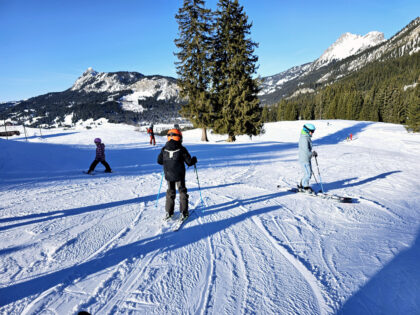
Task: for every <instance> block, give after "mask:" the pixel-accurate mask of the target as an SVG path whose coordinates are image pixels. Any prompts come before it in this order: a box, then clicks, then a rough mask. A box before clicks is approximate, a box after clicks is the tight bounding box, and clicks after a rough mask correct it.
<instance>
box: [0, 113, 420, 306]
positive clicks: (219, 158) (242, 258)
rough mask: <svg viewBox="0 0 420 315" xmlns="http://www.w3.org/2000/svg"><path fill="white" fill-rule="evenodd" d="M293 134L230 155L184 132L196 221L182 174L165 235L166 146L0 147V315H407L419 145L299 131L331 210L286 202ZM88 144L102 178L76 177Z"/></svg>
mask: <svg viewBox="0 0 420 315" xmlns="http://www.w3.org/2000/svg"><path fill="white" fill-rule="evenodd" d="M303 123H304V122H302V121H300V122H280V123H272V124H267V125H266V127H265V128H266V133H265V134H264V135H262V136H260V137H256V138H254V139H252V141H251V140H250V139H249V138H248V137H239V138H238V141H237V142H236V143H227V142H225V141H223V140H224V139H225V138H226V137H225V136H216V135H213V134H210V135H209V138H210V142H209V143H201V142H200V141H199V140H200V136H201V131H200V130H191V131H187V132H184V145H185V146H186V147H187V148H188V149H189V151H190V153H191V154H192V155H196V156H197V157H198V164H197V169H198V175H199V183H200V187H201V195H202V198H203V200H204V205H203V204H201V198H200V190H199V186H198V183H197V178H196V175H195V172H194V170H193V169H192V168H190V169H189V170H187V178H186V180H187V187H188V188H189V195H190V209H195V210H194V212H193V213H192V216H191V219H190V221H189V222H188V223H187V224H186V225H185V226H184V227H183V228H182V229H181V230H180V231H178V232H173V231H172V230H171V229H170V227H169V226H168V223H166V224H165V223H164V222H163V218H164V216H165V210H164V203H165V191H166V183H165V182H164V183H163V186H162V189H161V192H160V196H159V199H157V196H158V192H159V184H160V179H161V167H160V166H159V165H158V164H157V163H156V158H157V155H158V153H159V148H160V147H161V146H162V145H163V144H164V142H165V138H160V137H157V143H158V145H157V146H156V147H153V146H150V145H149V144H148V138H147V135H146V134H145V133H140V132H136V131H134V128H133V127H131V126H117V125H108V124H103V125H102V126H100V127H98V128H94V129H91V130H86V129H82V128H79V129H75V130H62V129H55V130H42V134H43V137H42V138H40V137H39V134H40V131H39V130H36V129H28V130H27V131H28V134H29V137H28V141H26V140H25V137H23V136H15V137H13V138H12V140H10V139H9V140H6V139H0V313H2V314H73V313H76V314H77V312H78V311H81V310H86V311H89V312H90V313H92V314H332V313H346V314H420V271H419V267H420V236H419V231H420V162H419V160H420V158H419V157H420V135H419V134H409V133H407V132H406V131H405V129H404V128H403V127H402V126H399V125H393V124H383V123H370V122H353V121H335V120H333V121H329V122H327V121H315V122H313V123H314V124H315V125H316V126H317V131H316V132H315V134H314V138H313V140H314V144H315V146H316V150H317V151H318V154H319V156H318V162H319V170H320V173H321V176H322V183H323V187H324V190H326V191H328V192H329V193H331V194H337V195H344V196H350V197H354V198H356V199H357V202H355V203H352V204H342V203H337V202H334V201H331V200H323V199H321V198H316V197H311V196H307V195H304V194H294V193H291V192H289V191H288V187H292V186H295V184H296V183H297V181H298V180H299V179H300V176H301V173H300V167H299V165H298V162H297V141H298V138H299V134H300V130H301V127H302V125H303ZM35 133H36V135H34V134H35ZM350 133H352V134H353V139H354V140H353V141H346V137H347V136H348V135H349V134H350ZM95 137H100V138H102V140H103V142H104V143H105V144H106V156H107V160H108V162H109V163H110V165H111V167H112V168H113V170H114V171H115V172H114V173H112V174H104V173H102V172H99V171H101V170H103V169H104V168H103V166H102V165H101V164H99V165H98V167H97V170H98V173H97V174H96V175H95V176H89V175H84V174H82V170H87V168H88V167H89V165H90V163H91V162H92V160H93V158H94V155H95V147H94V144H93V139H94V138H95ZM314 171H315V174H318V171H317V169H316V165H315V163H314ZM313 183H314V187H315V188H319V186H317V185H316V183H315V182H313ZM277 185H281V188H277ZM157 200H158V206H157V207H156V201H157ZM177 209H178V198H177V206H176V212H177Z"/></svg>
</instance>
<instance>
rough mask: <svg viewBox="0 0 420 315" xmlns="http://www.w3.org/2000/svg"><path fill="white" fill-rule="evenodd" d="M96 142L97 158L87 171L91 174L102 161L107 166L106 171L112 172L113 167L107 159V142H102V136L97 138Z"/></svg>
mask: <svg viewBox="0 0 420 315" xmlns="http://www.w3.org/2000/svg"><path fill="white" fill-rule="evenodd" d="M94 142H95V144H96V156H95V160H94V161H93V162H92V164H91V165H90V167H89V170H88V171H87V172H86V173H87V174H91V173H92V172H93V171H94V170H95V167H96V165H98V163H99V162H101V163H102V164H103V165H104V166H105V173H112V170H111V167H110V166H109V164H108V163H107V162H106V161H105V144H104V143H102V141H101V139H100V138H95V140H94Z"/></svg>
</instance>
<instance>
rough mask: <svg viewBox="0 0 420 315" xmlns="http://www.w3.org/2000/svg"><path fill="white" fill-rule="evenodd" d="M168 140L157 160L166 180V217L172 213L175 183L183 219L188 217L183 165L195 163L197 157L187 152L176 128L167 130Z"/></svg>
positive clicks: (180, 134) (169, 216)
mask: <svg viewBox="0 0 420 315" xmlns="http://www.w3.org/2000/svg"><path fill="white" fill-rule="evenodd" d="M167 136H168V142H166V144H165V146H164V147H163V148H162V150H161V151H160V154H159V156H158V159H157V162H158V163H159V164H160V165H163V170H164V173H165V179H166V180H167V182H168V190H167V191H166V205H165V210H166V219H169V218H171V217H172V216H173V214H174V207H175V196H176V190H175V184H176V186H177V188H178V191H179V194H180V200H179V203H180V212H181V213H182V216H183V219H186V218H188V216H189V212H188V197H189V196H188V194H187V187H186V186H185V165H184V163H186V164H187V165H188V166H192V165H195V164H196V163H197V158H196V157H195V156H193V157H192V158H191V155H190V154H189V152H188V150H187V149H186V148H185V147H184V146H183V145H182V133H181V132H180V131H179V130H178V129H175V128H174V129H171V130H169V131H168V134H167Z"/></svg>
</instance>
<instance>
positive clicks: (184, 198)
mask: <svg viewBox="0 0 420 315" xmlns="http://www.w3.org/2000/svg"><path fill="white" fill-rule="evenodd" d="M175 184H176V186H177V188H178V191H179V210H180V212H181V213H182V214H183V215H188V197H189V196H188V194H187V187H185V179H183V180H181V181H179V182H171V181H168V190H167V191H166V205H165V209H166V212H167V213H169V214H170V215H172V214H174V208H175V196H176V190H175Z"/></svg>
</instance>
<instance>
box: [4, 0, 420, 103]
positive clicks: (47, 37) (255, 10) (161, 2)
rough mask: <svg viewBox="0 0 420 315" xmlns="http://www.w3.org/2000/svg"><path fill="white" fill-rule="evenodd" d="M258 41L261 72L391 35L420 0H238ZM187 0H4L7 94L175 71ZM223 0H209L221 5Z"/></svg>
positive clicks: (417, 10) (14, 96)
mask: <svg viewBox="0 0 420 315" xmlns="http://www.w3.org/2000/svg"><path fill="white" fill-rule="evenodd" d="M239 2H240V3H241V5H243V6H244V9H245V12H246V13H247V15H248V17H249V20H250V21H251V22H252V23H253V27H252V29H251V32H252V33H251V38H252V39H253V40H254V41H255V42H257V43H259V45H260V46H259V48H258V49H257V50H256V54H257V55H258V56H259V62H258V64H259V70H258V74H259V75H261V76H268V75H272V74H276V73H279V72H281V71H284V70H286V69H288V68H290V67H292V66H296V65H301V64H303V63H306V62H310V61H313V60H315V59H316V58H318V57H319V56H320V55H321V54H322V53H323V52H324V50H325V49H327V48H328V46H330V45H331V44H332V43H333V42H334V41H335V40H336V39H337V38H338V37H340V35H341V34H343V33H345V32H350V33H354V34H359V35H365V34H366V33H368V32H370V31H380V32H383V33H384V34H385V38H386V39H388V38H390V37H391V36H393V35H394V34H395V33H396V32H398V31H399V30H400V29H402V28H403V27H404V26H406V25H407V24H408V23H409V22H410V21H412V20H413V19H415V18H416V17H417V16H419V15H420V1H419V0H373V1H369V0H363V1H361V0H346V1H341V0H331V1H318V0H317V1H315V0H306V1H301V0H239ZM182 3H183V1H182V0H118V1H117V0H101V1H97V0H67V1H65V0H0V102H4V101H10V100H22V99H25V98H29V97H32V96H37V95H40V94H44V93H47V92H58V91H64V90H66V89H68V88H69V87H71V86H72V84H73V83H74V81H75V80H76V79H77V78H78V77H79V76H80V75H81V74H82V73H83V72H84V71H85V70H86V69H87V68H88V67H92V68H94V69H95V70H96V71H99V72H114V71H137V72H140V73H143V74H145V75H152V74H161V75H166V76H172V77H175V76H176V74H175V66H174V61H175V60H176V58H175V57H174V55H173V53H174V52H175V51H176V47H175V45H174V39H175V38H176V37H177V34H178V25H177V23H176V20H175V17H174V16H175V14H176V12H177V11H178V8H179V7H180V6H182ZM216 3H217V0H207V1H206V5H207V7H209V8H212V9H214V8H215V7H216Z"/></svg>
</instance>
